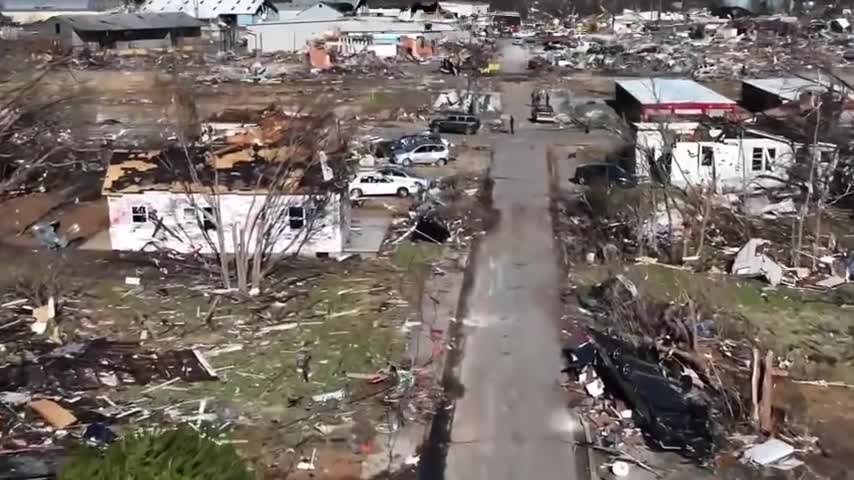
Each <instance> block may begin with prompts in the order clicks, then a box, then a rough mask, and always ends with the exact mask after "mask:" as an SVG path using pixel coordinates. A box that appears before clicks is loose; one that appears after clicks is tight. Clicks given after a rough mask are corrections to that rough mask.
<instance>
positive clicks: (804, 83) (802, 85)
mask: <svg viewBox="0 0 854 480" xmlns="http://www.w3.org/2000/svg"><path fill="white" fill-rule="evenodd" d="M743 83H744V84H745V85H750V86H752V87H755V88H758V89H759V90H764V91H766V92H768V93H771V94H773V95H776V96H778V97H780V98H782V99H784V100H790V101H791V100H797V99H798V97H799V96H800V94H801V92H804V91H807V90H814V89H816V88H820V85H819V84H818V83H816V82H813V81H812V80H807V79H805V78H798V77H778V78H754V79H750V80H743Z"/></svg>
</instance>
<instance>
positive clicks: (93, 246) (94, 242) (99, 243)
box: [78, 229, 113, 251]
mask: <svg viewBox="0 0 854 480" xmlns="http://www.w3.org/2000/svg"><path fill="white" fill-rule="evenodd" d="M78 249H79V250H99V251H110V250H112V249H113V246H112V244H111V243H110V230H109V229H105V230H101V231H100V232H98V233H96V234H95V235H92V236H91V237H89V238H87V239H86V241H84V242H83V243H82V244H80V246H79V247H78Z"/></svg>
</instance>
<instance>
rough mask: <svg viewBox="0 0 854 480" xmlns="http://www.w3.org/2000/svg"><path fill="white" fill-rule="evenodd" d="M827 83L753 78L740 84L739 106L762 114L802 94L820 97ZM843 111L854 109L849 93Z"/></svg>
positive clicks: (796, 79) (808, 80)
mask: <svg viewBox="0 0 854 480" xmlns="http://www.w3.org/2000/svg"><path fill="white" fill-rule="evenodd" d="M827 88H828V85H827V82H823V81H821V80H820V79H811V78H804V77H773V78H754V79H750V80H744V81H742V82H741V105H742V106H743V107H744V108H746V109H747V110H749V111H751V112H764V111H767V110H769V109H772V108H776V107H779V106H781V105H783V104H786V103H790V102H796V101H799V100H800V99H801V95H803V94H818V95H821V94H823V93H825V92H826V91H827ZM846 93H847V95H846V96H847V97H848V100H847V101H846V102H845V109H846V110H850V109H852V108H854V105H852V103H854V102H852V98H851V92H846Z"/></svg>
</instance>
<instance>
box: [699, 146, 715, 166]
mask: <svg viewBox="0 0 854 480" xmlns="http://www.w3.org/2000/svg"><path fill="white" fill-rule="evenodd" d="M707 153H708V156H707V155H706V154H707ZM707 160H708V161H707ZM714 164H715V147H713V146H711V145H701V146H700V166H701V167H711V166H714Z"/></svg>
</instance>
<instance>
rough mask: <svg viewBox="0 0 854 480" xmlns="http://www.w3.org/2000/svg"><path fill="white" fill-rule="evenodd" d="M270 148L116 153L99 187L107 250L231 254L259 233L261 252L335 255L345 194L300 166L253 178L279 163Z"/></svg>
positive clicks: (345, 213)
mask: <svg viewBox="0 0 854 480" xmlns="http://www.w3.org/2000/svg"><path fill="white" fill-rule="evenodd" d="M275 151H276V150H275V149H269V150H264V149H262V150H257V151H255V150H253V149H245V150H241V151H238V152H235V153H231V154H226V155H221V156H217V157H215V158H216V161H215V165H214V161H212V160H210V159H209V158H206V157H204V156H201V155H199V157H198V158H194V159H193V161H192V163H191V162H188V161H187V159H186V156H184V155H183V153H180V152H177V151H164V152H142V153H140V152H115V153H114V155H113V159H112V160H111V162H110V166H109V167H108V169H107V174H106V177H105V179H104V185H103V194H104V196H105V197H106V198H107V204H108V208H109V215H110V228H109V233H110V243H111V248H112V249H113V250H121V251H152V250H158V249H159V250H167V251H175V252H180V253H185V254H187V253H189V254H195V253H199V254H211V253H216V252H224V253H227V254H233V253H235V252H238V251H248V252H254V251H255V247H256V246H257V245H258V243H256V242H258V241H259V239H260V241H261V246H260V248H261V249H263V251H264V254H272V255H275V254H289V253H299V254H301V255H312V256H314V255H317V256H332V257H335V256H339V255H340V254H341V253H342V250H343V249H344V245H345V243H346V242H347V239H348V236H349V226H350V203H349V199H348V198H347V196H346V194H345V195H343V196H342V194H341V192H339V191H337V190H336V189H332V188H330V186H329V185H328V182H325V181H324V180H322V179H319V178H317V177H324V176H325V174H322V175H321V174H317V175H313V174H310V172H309V171H308V170H303V169H301V168H294V169H291V170H290V171H289V173H288V179H287V180H286V181H281V182H278V181H277V183H276V184H275V186H272V185H269V184H265V182H263V181H258V178H259V175H263V173H264V172H265V171H266V172H269V171H270V170H269V169H271V168H276V167H277V165H276V160H275ZM268 157H269V158H268ZM190 165H192V168H193V170H194V172H193V173H191V172H190V171H189V166H190ZM278 171H281V170H278ZM345 191H346V188H345ZM214 204H218V209H219V217H220V219H221V220H220V221H217V215H216V207H215V205H214ZM219 229H222V232H219V231H218V230H219ZM220 233H222V235H220ZM238 245H243V246H244V247H243V248H237V247H236V246H238Z"/></svg>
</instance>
